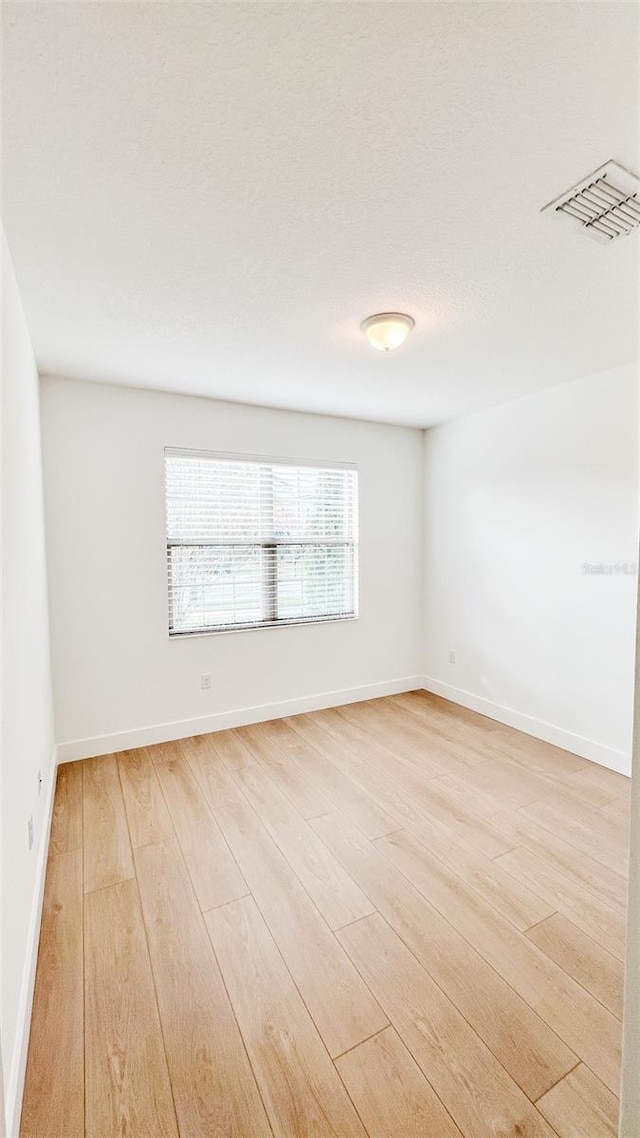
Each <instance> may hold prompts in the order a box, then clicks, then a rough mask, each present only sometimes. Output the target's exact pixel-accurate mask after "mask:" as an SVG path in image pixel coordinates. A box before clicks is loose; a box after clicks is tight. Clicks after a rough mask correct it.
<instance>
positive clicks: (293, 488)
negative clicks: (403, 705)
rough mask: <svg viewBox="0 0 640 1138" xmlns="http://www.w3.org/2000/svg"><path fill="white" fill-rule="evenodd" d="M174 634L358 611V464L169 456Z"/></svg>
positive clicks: (300, 620)
mask: <svg viewBox="0 0 640 1138" xmlns="http://www.w3.org/2000/svg"><path fill="white" fill-rule="evenodd" d="M165 473H166V495H167V564H168V576H169V633H170V635H172V636H177V635H184V634H188V633H197V632H221V631H229V630H231V629H239V628H263V627H268V626H274V625H282V624H301V623H307V622H311V621H325V620H340V619H346V618H349V617H355V616H356V615H357V550H358V545H357V520H358V519H357V508H358V507H357V501H358V475H357V471H356V470H355V469H354V468H352V467H345V466H312V465H309V466H301V465H296V464H293V463H290V462H279V461H278V462H273V461H271V460H268V459H261V458H255V459H253V458H236V457H223V456H219V455H209V454H206V453H202V452H193V451H176V450H167V451H166V452H165Z"/></svg>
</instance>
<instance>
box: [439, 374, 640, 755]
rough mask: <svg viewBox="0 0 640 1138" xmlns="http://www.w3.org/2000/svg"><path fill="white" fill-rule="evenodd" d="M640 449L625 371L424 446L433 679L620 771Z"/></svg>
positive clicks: (481, 418) (627, 717) (512, 408)
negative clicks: (594, 570)
mask: <svg viewBox="0 0 640 1138" xmlns="http://www.w3.org/2000/svg"><path fill="white" fill-rule="evenodd" d="M637 447H638V380H637V370H636V369H635V368H634V367H633V366H631V365H629V366H626V367H621V368H617V369H615V370H613V371H609V372H605V373H601V374H599V375H594V376H590V377H588V378H586V379H582V380H578V381H576V382H574V383H569V384H566V385H564V386H562V387H555V388H551V389H550V390H547V391H543V392H540V393H538V394H536V395H532V396H530V397H528V398H526V399H519V400H517V401H514V402H512V403H507V404H504V405H502V406H500V407H496V408H494V409H492V410H490V411H486V412H483V413H481V414H477V415H472V416H468V417H467V418H464V419H458V420H456V421H454V422H452V423H448V424H446V425H444V426H442V427H437V428H435V429H433V430H430V431H427V432H426V435H425V453H424V487H425V499H424V508H425V515H424V533H425V538H424V541H425V547H424V548H425V598H424V619H425V671H426V675H427V686H429V687H430V688H431V689H432V690H434V691H438V692H439V693H440V694H442V695H445V696H448V697H449V698H451V699H457V700H458V701H460V702H462V703H465V704H466V705H467V706H471V707H474V708H476V709H477V710H480V711H485V712H486V713H487V714H490V715H493V716H494V717H496V718H502V719H504V721H505V722H512V723H513V724H514V725H515V726H520V727H522V729H523V730H530V731H531V732H532V733H534V734H540V735H541V736H542V737H543V738H548V739H549V740H550V741H552V742H556V743H558V744H559V745H562V746H566V747H568V748H570V749H572V750H575V751H577V752H578V753H579V754H584V755H585V756H586V757H588V758H592V759H595V760H597V761H601V762H603V763H605V764H607V765H610V766H613V767H614V768H616V769H618V770H623V771H625V773H629V770H630V759H629V756H630V751H631V729H632V705H633V663H634V628H635V615H634V614H635V600H636V577H635V575H634V573H633V566H634V565H635V563H636V561H637V557H638V478H637V471H638V465H637ZM585 563H591V564H596V565H597V564H600V563H605V564H606V565H613V566H615V565H624V564H625V563H627V564H628V565H629V566H630V567H631V569H630V571H629V573H628V574H627V575H625V574H624V573H622V572H617V573H616V572H614V573H611V574H607V575H600V574H592V575H586V574H584V573H583V568H582V567H583V564H585ZM450 651H454V652H455V654H456V659H455V663H454V664H452V663H450V662H449V652H450Z"/></svg>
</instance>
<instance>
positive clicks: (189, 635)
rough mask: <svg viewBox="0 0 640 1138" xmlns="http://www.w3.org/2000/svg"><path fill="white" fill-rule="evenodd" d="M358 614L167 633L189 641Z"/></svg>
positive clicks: (330, 621)
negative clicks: (203, 637)
mask: <svg viewBox="0 0 640 1138" xmlns="http://www.w3.org/2000/svg"><path fill="white" fill-rule="evenodd" d="M359 619H360V615H359V613H353V614H351V615H348V616H321V617H304V618H302V619H301V620H278V621H273V622H272V623H270V624H244V625H241V626H239V627H237V628H233V627H231V628H203V629H196V630H194V631H193V632H188V631H185V632H182V631H181V632H171V631H170V632H169V634H168V638H169V640H191V639H193V638H194V637H196V636H229V635H232V634H234V633H237V632H265V631H266V630H268V629H276V628H298V627H300V625H309V624H342V623H343V622H345V621H354V620H359Z"/></svg>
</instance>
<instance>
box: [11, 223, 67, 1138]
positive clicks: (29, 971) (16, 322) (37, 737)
mask: <svg viewBox="0 0 640 1138" xmlns="http://www.w3.org/2000/svg"><path fill="white" fill-rule="evenodd" d="M2 713H3V714H2V762H1V771H2V784H1V789H2V906H1V908H2V1005H1V1018H0V1031H1V1038H2V1056H3V1076H4V1093H5V1101H6V1106H7V1111H8V1124H7V1132H8V1134H9V1135H11V1138H13V1135H14V1134H15V1133H16V1132H17V1117H15V1114H16V1111H17V1109H18V1105H17V1104H18V1103H19V1100H20V1097H21V1088H22V1079H23V1077H24V1060H25V1043H26V1032H27V1030H28V1025H29V1016H30V1006H31V994H32V983H33V966H34V963H35V950H36V949H37V937H38V930H39V920H40V892H41V887H42V874H43V868H44V860H45V853H46V845H47V840H48V821H49V805H50V801H51V791H52V786H53V779H54V753H53V749H54V732H53V709H52V698H51V681H50V656H49V621H48V613H47V584H46V564H45V549H44V516H43V503H42V470H41V457H40V424H39V406H38V375H37V372H36V367H35V363H34V359H33V354H32V351H31V345H30V342H29V334H28V332H27V327H26V324H25V321H24V316H23V312H22V307H21V304H20V297H19V295H18V289H17V285H16V281H15V278H14V275H13V269H12V267H11V262H10V260H9V255H8V251H7V249H6V245H5V243H4V237H3V238H2ZM38 771H40V772H41V773H42V778H43V786H42V790H41V793H40V794H39V793H38ZM30 814H33V821H34V840H33V846H32V848H31V850H30V849H29V845H28V837H27V820H28V817H29V815H30Z"/></svg>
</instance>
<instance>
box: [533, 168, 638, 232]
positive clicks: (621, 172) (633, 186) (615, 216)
mask: <svg viewBox="0 0 640 1138" xmlns="http://www.w3.org/2000/svg"><path fill="white" fill-rule="evenodd" d="M639 194H640V178H636V176H635V174H631V173H630V172H629V171H628V170H625V168H624V166H619V165H618V163H617V162H613V161H611V162H607V163H605V165H604V166H600V167H599V168H598V169H597V170H594V171H593V174H589V175H588V177H586V178H583V179H582V181H581V182H578V183H577V185H575V186H572V187H571V189H570V190H567V191H566V192H565V193H564V194H561V195H560V197H558V198H554V200H553V201H552V202H549V204H548V205H546V206H544V208H543V209H542V210H541V212H542V213H545V212H546V211H547V210H548V211H549V212H550V213H553V214H557V215H558V216H565V217H568V218H571V219H573V221H574V222H576V223H577V224H578V225H580V226H581V227H582V229H583V231H584V232H585V233H586V234H587V236H589V237H592V238H593V239H594V241H601V242H603V243H606V242H609V241H615V239H616V237H624V236H626V235H627V234H628V233H632V232H633V230H634V229H638V228H639V227H640V197H639Z"/></svg>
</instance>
